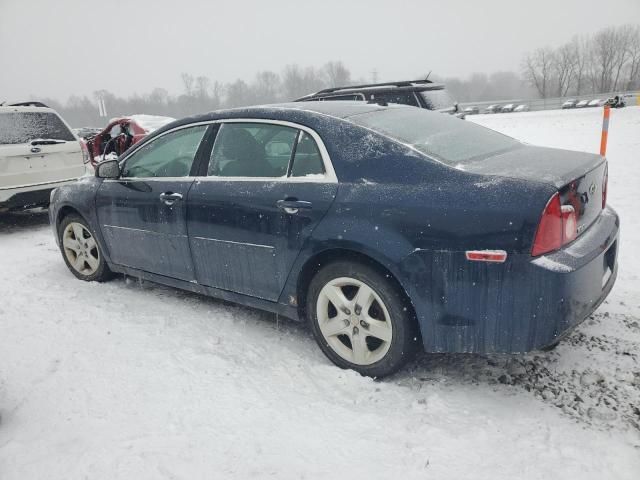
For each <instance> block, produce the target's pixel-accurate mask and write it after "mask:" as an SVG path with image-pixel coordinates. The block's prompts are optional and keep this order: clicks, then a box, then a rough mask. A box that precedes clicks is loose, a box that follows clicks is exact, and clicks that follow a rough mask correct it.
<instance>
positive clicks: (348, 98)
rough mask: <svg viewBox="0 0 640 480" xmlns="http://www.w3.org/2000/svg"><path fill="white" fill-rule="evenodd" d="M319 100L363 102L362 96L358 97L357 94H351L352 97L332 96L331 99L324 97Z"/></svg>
mask: <svg viewBox="0 0 640 480" xmlns="http://www.w3.org/2000/svg"><path fill="white" fill-rule="evenodd" d="M320 100H325V101H327V100H347V101H348V100H364V98H363V97H362V95H360V94H359V93H356V94H353V95H334V96H333V97H324V98H321V99H320Z"/></svg>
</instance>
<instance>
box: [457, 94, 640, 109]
mask: <svg viewBox="0 0 640 480" xmlns="http://www.w3.org/2000/svg"><path fill="white" fill-rule="evenodd" d="M616 95H619V96H622V97H624V100H625V103H626V104H627V106H630V105H640V91H632V92H619V91H618V92H608V93H596V94H586V95H573V96H568V97H556V98H540V99H524V98H522V99H510V100H494V101H482V102H465V103H460V108H461V109H463V110H464V109H465V108H467V107H478V109H479V111H480V113H483V111H484V110H485V109H486V108H487V107H488V106H489V105H500V106H504V105H509V104H513V105H514V106H518V105H526V106H527V107H528V109H529V110H531V111H536V110H557V109H560V108H562V104H563V103H564V102H566V101H567V100H570V99H574V100H587V101H591V100H598V99H602V100H607V99H608V98H613V97H615V96H616Z"/></svg>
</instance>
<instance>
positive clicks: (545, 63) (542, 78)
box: [523, 47, 555, 98]
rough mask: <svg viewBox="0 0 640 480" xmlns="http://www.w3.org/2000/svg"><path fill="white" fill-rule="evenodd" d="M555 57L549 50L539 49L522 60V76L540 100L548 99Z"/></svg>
mask: <svg viewBox="0 0 640 480" xmlns="http://www.w3.org/2000/svg"><path fill="white" fill-rule="evenodd" d="M554 64H555V56H554V52H553V50H551V49H550V48H547V47H545V48H539V49H537V50H536V51H534V52H533V54H527V56H526V57H525V59H524V65H523V67H524V68H523V70H524V71H523V76H524V78H525V79H526V80H527V81H528V82H529V83H530V84H531V85H532V86H534V87H535V88H536V90H537V91H538V94H539V95H540V96H541V97H542V98H547V97H549V94H550V92H551V84H552V75H553V73H554Z"/></svg>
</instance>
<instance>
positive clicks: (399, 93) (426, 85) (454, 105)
mask: <svg viewBox="0 0 640 480" xmlns="http://www.w3.org/2000/svg"><path fill="white" fill-rule="evenodd" d="M332 100H351V101H353V100H356V101H364V102H370V103H379V104H382V105H385V104H389V103H397V104H401V105H410V106H413V107H419V108H426V109H427V110H436V111H439V112H442V113H449V114H452V115H456V116H458V117H460V118H464V116H465V114H464V112H462V111H461V110H460V108H459V107H458V102H456V101H455V100H454V99H453V97H452V96H451V95H450V94H449V91H448V90H447V89H446V88H445V86H444V84H442V83H434V82H432V81H431V80H429V79H427V78H425V79H422V80H403V81H398V82H384V83H370V84H363V85H350V86H345V87H332V88H325V89H324V90H320V91H319V92H316V93H312V94H309V95H305V96H304V97H301V98H299V99H297V100H295V101H296V102H310V101H332Z"/></svg>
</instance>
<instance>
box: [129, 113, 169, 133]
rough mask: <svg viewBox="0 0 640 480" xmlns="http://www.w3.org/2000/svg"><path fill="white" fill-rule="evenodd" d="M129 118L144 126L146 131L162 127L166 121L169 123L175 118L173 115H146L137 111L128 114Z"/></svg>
mask: <svg viewBox="0 0 640 480" xmlns="http://www.w3.org/2000/svg"><path fill="white" fill-rule="evenodd" d="M129 118H130V119H131V120H133V121H134V122H136V123H137V124H138V125H140V126H141V127H142V128H144V129H145V130H146V131H147V132H148V133H150V132H153V131H154V130H157V129H159V128H160V127H163V126H164V125H166V124H167V123H171V122H173V121H174V120H175V118H173V117H162V116H160V115H147V114H144V113H138V114H136V115H129Z"/></svg>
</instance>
